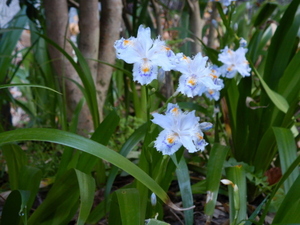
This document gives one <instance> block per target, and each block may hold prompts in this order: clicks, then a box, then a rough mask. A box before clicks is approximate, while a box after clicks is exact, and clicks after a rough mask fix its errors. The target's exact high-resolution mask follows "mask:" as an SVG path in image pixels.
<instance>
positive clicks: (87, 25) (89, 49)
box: [78, 0, 99, 82]
mask: <svg viewBox="0 0 300 225" xmlns="http://www.w3.org/2000/svg"><path fill="white" fill-rule="evenodd" d="M79 30H80V35H79V42H78V48H79V49H80V51H81V53H82V55H83V56H84V57H85V58H86V59H87V63H88V65H89V68H90V70H91V74H92V76H93V79H94V81H95V82H96V77H97V68H98V62H96V61H93V60H89V59H98V54H99V10H98V0H90V1H86V0H79Z"/></svg>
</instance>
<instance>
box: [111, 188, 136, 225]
mask: <svg viewBox="0 0 300 225" xmlns="http://www.w3.org/2000/svg"><path fill="white" fill-rule="evenodd" d="M139 210H140V199H139V192H138V190H137V189H135V188H128V189H119V190H117V191H115V192H114V196H113V199H112V202H111V205H110V216H109V224H122V225H132V224H139V223H140V213H139Z"/></svg>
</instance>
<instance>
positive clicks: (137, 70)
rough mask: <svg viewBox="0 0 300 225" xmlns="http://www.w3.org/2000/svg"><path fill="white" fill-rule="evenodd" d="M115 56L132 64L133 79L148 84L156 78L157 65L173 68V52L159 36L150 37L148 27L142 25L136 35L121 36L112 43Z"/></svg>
mask: <svg viewBox="0 0 300 225" xmlns="http://www.w3.org/2000/svg"><path fill="white" fill-rule="evenodd" d="M114 47H115V49H116V53H117V58H118V59H122V60H124V61H125V62H127V63H129V64H133V80H134V81H137V82H139V83H140V84H142V85H144V84H149V83H151V82H152V81H153V80H154V79H157V74H158V67H161V68H162V69H163V70H164V71H170V70H171V69H173V67H174V66H173V64H172V57H174V56H175V55H174V53H173V52H172V50H171V49H170V48H168V47H166V44H165V42H164V41H162V40H160V39H159V37H158V38H157V39H156V40H153V39H151V31H150V28H144V27H143V26H142V25H141V26H140V27H139V29H138V34H137V37H136V38H135V37H130V38H128V39H124V38H121V39H120V40H117V41H116V42H115V45H114Z"/></svg>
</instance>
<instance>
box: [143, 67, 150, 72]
mask: <svg viewBox="0 0 300 225" xmlns="http://www.w3.org/2000/svg"><path fill="white" fill-rule="evenodd" d="M142 71H143V72H144V73H148V72H149V71H150V68H149V67H148V66H144V67H142Z"/></svg>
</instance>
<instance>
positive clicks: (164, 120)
mask: <svg viewBox="0 0 300 225" xmlns="http://www.w3.org/2000/svg"><path fill="white" fill-rule="evenodd" d="M152 116H153V119H152V120H151V121H152V122H153V123H155V124H157V125H159V126H161V127H162V128H163V129H167V130H171V129H172V126H173V120H172V117H170V116H168V115H162V114H158V113H153V114H152Z"/></svg>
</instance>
